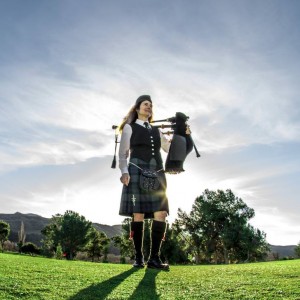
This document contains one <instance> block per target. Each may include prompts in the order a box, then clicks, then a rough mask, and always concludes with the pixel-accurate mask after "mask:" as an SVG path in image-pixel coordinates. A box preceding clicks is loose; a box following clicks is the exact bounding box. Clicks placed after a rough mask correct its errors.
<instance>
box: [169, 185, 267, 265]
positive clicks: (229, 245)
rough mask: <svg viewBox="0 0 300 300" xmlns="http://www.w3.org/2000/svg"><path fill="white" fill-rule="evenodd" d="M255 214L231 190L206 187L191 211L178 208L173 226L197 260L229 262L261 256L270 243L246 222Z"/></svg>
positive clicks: (261, 233)
mask: <svg viewBox="0 0 300 300" xmlns="http://www.w3.org/2000/svg"><path fill="white" fill-rule="evenodd" d="M253 216H254V210H253V209H252V208H249V207H248V206H247V205H246V204H245V203H244V202H243V200H242V199H240V198H238V197H235V195H234V194H233V193H232V191H231V190H226V192H224V191H221V190H218V191H216V192H215V191H210V190H205V191H204V192H203V194H202V195H201V196H200V197H197V198H196V200H195V202H194V204H193V206H192V210H191V212H190V214H187V213H186V212H183V211H182V210H180V209H179V210H178V219H177V220H175V222H174V227H175V228H176V230H177V232H178V233H181V234H182V237H183V238H184V239H185V240H186V242H187V243H188V245H189V250H190V251H191V254H192V255H193V256H194V257H195V260H196V263H199V262H200V261H205V262H208V263H212V262H213V263H229V262H238V261H245V260H248V261H250V260H256V259H262V258H263V257H264V256H265V255H266V253H267V251H268V246H267V243H266V241H265V233H263V232H261V231H260V230H256V229H254V228H253V227H252V226H250V225H249V224H248V223H247V222H248V221H249V220H250V219H251V218H252V217H253Z"/></svg>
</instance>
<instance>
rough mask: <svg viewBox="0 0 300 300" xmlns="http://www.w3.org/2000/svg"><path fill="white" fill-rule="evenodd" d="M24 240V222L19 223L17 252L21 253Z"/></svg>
mask: <svg viewBox="0 0 300 300" xmlns="http://www.w3.org/2000/svg"><path fill="white" fill-rule="evenodd" d="M25 240H26V233H25V227H24V222H23V221H22V222H21V228H20V231H18V243H17V245H18V247H19V252H20V253H21V248H22V246H23V245H24V244H25Z"/></svg>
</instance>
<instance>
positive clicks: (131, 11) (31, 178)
mask: <svg viewBox="0 0 300 300" xmlns="http://www.w3.org/2000/svg"><path fill="white" fill-rule="evenodd" d="M299 12H300V3H299V1H297V0H295V1H293V0H288V1H276V0H272V1H267V0H266V1H243V0H239V1H238V0H236V1H233V0H230V1H229V0H223V1H201V0H199V1H176V0H175V1H173V0H172V1H171V0H170V1H145V0H139V1H133V0H127V1H83V0H74V1H67V0H65V1H26V2H25V1H13V0H12V1H0V36H1V43H0V137H1V140H0V201H1V209H0V211H1V212H2V213H14V212H16V211H19V212H23V213H36V214H40V215H42V216H45V217H51V216H52V215H54V214H56V213H64V211H65V210H67V209H72V210H75V211H77V212H79V213H80V214H83V215H84V216H86V218H88V219H89V220H91V221H93V222H98V223H103V224H109V225H113V224H119V223H120V222H121V221H122V219H123V218H122V217H120V216H118V209H119V201H120V194H121V188H122V187H121V184H120V182H119V177H120V173H119V170H113V169H111V168H110V165H111V160H112V154H113V149H114V132H113V131H112V129H111V125H112V124H118V123H120V121H121V120H122V118H123V117H124V115H125V114H126V113H127V111H128V109H129V107H130V106H131V105H132V104H133V103H134V102H135V99H136V98H137V97H138V96H139V95H141V94H150V95H151V96H152V99H153V102H154V113H155V117H156V118H157V119H161V118H167V117H171V116H173V115H175V113H176V112H177V111H181V112H184V113H186V114H187V115H188V116H190V121H189V124H190V126H191V129H192V132H193V133H192V134H193V138H194V140H195V143H196V144H197V147H198V149H199V151H200V153H201V155H202V157H201V158H200V159H196V157H195V154H194V153H191V154H190V155H189V156H188V158H187V160H186V162H185V169H186V172H185V173H183V174H180V175H176V176H174V175H173V176H172V175H168V196H169V202H170V208H171V214H170V216H169V221H170V222H172V221H173V220H174V219H175V218H176V216H177V209H178V208H179V207H180V208H182V209H184V210H186V211H189V210H190V209H191V206H192V203H193V202H194V200H195V198H196V197H197V196H199V195H200V194H201V193H202V192H203V191H204V189H206V188H209V189H214V190H216V189H227V188H230V189H232V191H233V192H234V193H235V195H236V196H238V197H241V198H242V199H243V200H244V201H245V202H246V203H247V204H248V206H250V207H252V208H254V209H255V212H256V216H255V218H254V219H253V220H252V221H251V223H252V224H253V225H254V226H255V227H258V228H259V229H261V230H263V231H265V232H266V233H267V240H268V241H269V242H270V243H271V244H277V245H288V244H297V243H298V242H299V241H300V221H299V216H298V215H299V212H300V202H299V192H300V187H299V175H300V158H299V150H300V108H299V107H300V105H299V104H300V101H299V88H298V86H299V84H298V81H299V77H300V74H299V70H300V68H299V67H300V66H299V65H300V63H299V62H300V59H299V58H300V57H299V56H300V55H299V53H300V31H299V28H300V26H299V25H300V24H299V22H300V21H299ZM164 157H165V156H164Z"/></svg>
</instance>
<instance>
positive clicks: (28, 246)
mask: <svg viewBox="0 0 300 300" xmlns="http://www.w3.org/2000/svg"><path fill="white" fill-rule="evenodd" d="M20 250H21V252H22V253H26V254H31V255H34V254H40V253H41V250H40V248H39V247H38V246H37V245H35V244H34V243H30V242H28V243H25V244H24V245H22V247H21V249H20Z"/></svg>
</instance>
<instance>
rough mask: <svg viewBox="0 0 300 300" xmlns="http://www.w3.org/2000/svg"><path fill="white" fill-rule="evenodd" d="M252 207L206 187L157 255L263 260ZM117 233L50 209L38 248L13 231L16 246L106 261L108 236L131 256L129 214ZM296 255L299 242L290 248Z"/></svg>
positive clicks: (264, 247)
mask: <svg viewBox="0 0 300 300" xmlns="http://www.w3.org/2000/svg"><path fill="white" fill-rule="evenodd" d="M254 215H255V212H254V210H253V209H252V208H250V207H248V206H247V205H246V203H245V202H244V201H243V200H242V199H241V198H238V197H236V196H235V195H234V194H233V192H232V191H231V190H230V189H229V190H226V191H222V190H217V191H210V190H208V189H206V190H205V191H204V192H203V193H202V195H201V196H199V197H197V198H196V199H195V201H194V204H193V206H192V209H191V211H190V212H189V213H187V212H184V211H182V210H181V209H179V210H178V216H177V219H176V220H175V221H174V223H173V224H170V225H169V226H168V228H167V232H166V240H165V242H164V243H163V247H162V250H161V256H162V257H163V258H165V259H167V260H168V262H169V263H171V264H185V263H196V264H199V263H216V264H217V263H225V264H228V263H239V262H253V261H263V260H265V259H266V257H267V254H268V252H269V251H270V249H269V246H268V243H267V241H266V234H265V233H264V232H263V231H261V230H259V229H257V228H254V227H253V226H252V225H250V224H249V221H250V220H251V219H252V218H253V217H254ZM150 222H151V221H147V220H146V221H145V230H144V249H145V253H144V255H145V257H148V255H149V253H146V252H147V251H148V250H147V249H149V248H150V247H149V243H150V236H149V227H150V225H151V223H150ZM122 229H123V231H122V234H121V235H118V236H114V237H112V238H111V239H109V238H108V237H107V236H106V235H105V234H104V233H103V232H101V231H98V230H96V229H95V228H94V227H93V226H92V223H91V222H90V221H88V220H86V219H85V217H84V216H81V215H79V214H78V213H76V212H73V211H70V210H68V211H66V212H65V214H64V215H60V214H56V215H55V216H53V217H52V218H51V221H50V223H49V224H48V225H47V226H46V227H45V228H43V230H42V235H43V240H42V245H43V246H42V248H41V249H38V247H36V246H35V245H34V244H32V243H25V238H26V234H25V230H24V224H23V225H21V228H20V231H19V233H18V238H19V241H18V243H17V245H18V249H19V252H24V253H40V254H41V253H42V254H43V255H46V256H48V257H56V258H63V257H65V258H66V259H69V260H72V259H74V258H75V257H76V255H77V253H78V252H79V251H81V252H85V253H87V255H88V257H90V259H91V260H92V261H95V260H98V261H99V260H100V258H101V257H103V261H107V254H108V247H109V245H110V243H111V242H112V243H113V244H114V245H115V246H116V247H118V248H119V250H120V256H121V259H120V260H121V262H123V263H125V262H126V258H133V257H134V248H133V244H132V241H131V240H130V219H129V218H127V219H125V220H124V221H123V223H122ZM9 232H10V229H9V224H8V223H6V222H4V221H0V243H1V247H2V251H3V249H4V242H5V241H6V240H7V239H8V236H9ZM295 255H296V256H297V257H300V242H299V244H298V246H297V247H296V249H295Z"/></svg>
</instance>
